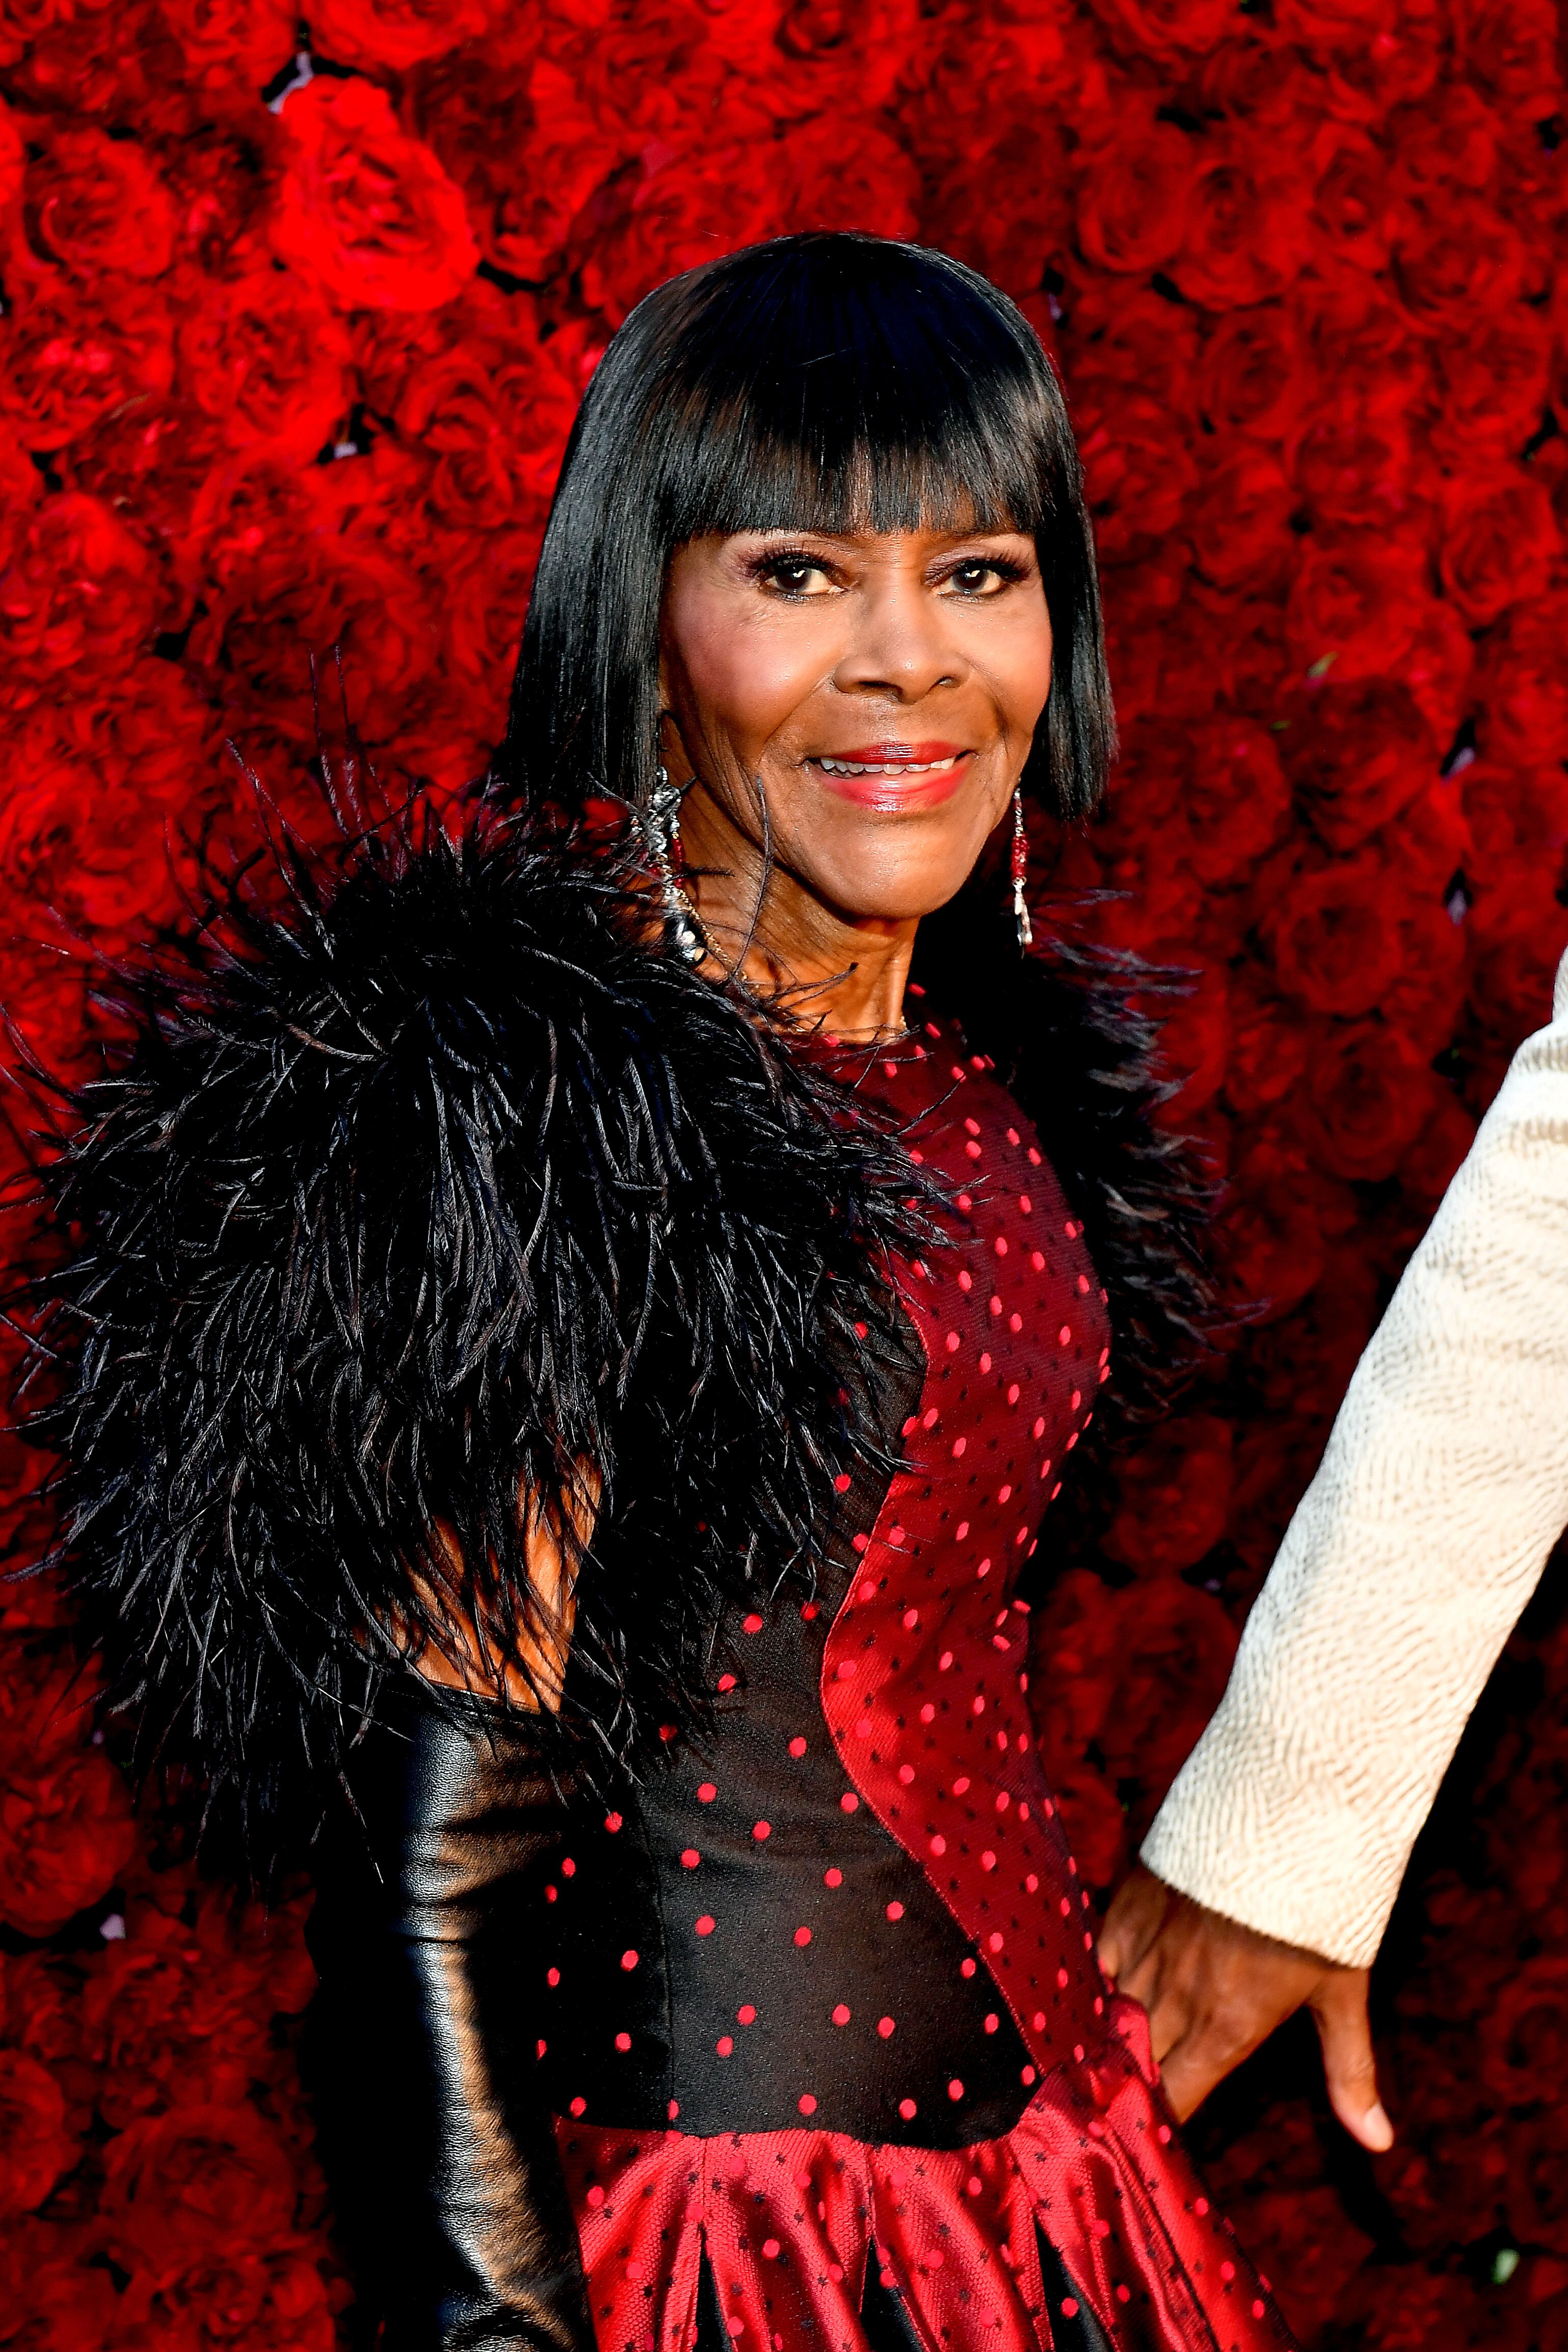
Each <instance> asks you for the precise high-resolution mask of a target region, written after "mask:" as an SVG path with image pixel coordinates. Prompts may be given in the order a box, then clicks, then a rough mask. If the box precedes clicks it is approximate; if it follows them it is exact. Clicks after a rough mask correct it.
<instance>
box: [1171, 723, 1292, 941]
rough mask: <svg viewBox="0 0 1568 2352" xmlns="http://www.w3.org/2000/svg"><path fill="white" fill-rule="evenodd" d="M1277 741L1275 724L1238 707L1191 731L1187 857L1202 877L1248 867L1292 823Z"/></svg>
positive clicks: (1216, 878)
mask: <svg viewBox="0 0 1568 2352" xmlns="http://www.w3.org/2000/svg"><path fill="white" fill-rule="evenodd" d="M1277 741H1278V738H1277V737H1276V736H1275V735H1274V734H1273V733H1272V732H1271V731H1270V729H1268V728H1267V727H1265V726H1262V725H1260V722H1259V721H1258V720H1257V719H1248V718H1245V717H1244V716H1243V715H1242V714H1241V712H1239V711H1236V710H1226V711H1218V712H1216V714H1215V715H1214V717H1213V718H1212V719H1198V720H1197V722H1196V723H1195V724H1194V725H1192V726H1191V727H1190V728H1189V729H1188V730H1186V747H1187V752H1188V773H1187V776H1186V781H1185V783H1184V787H1183V791H1182V798H1181V807H1182V814H1183V815H1184V816H1185V818H1186V828H1187V840H1186V843H1185V844H1184V845H1183V849H1182V856H1183V860H1184V862H1185V863H1186V865H1187V866H1189V867H1190V868H1191V870H1192V872H1193V873H1195V874H1196V875H1197V877H1198V878H1199V879H1200V880H1201V881H1204V882H1230V881H1235V880H1237V879H1238V878H1239V877H1244V876H1247V875H1249V874H1250V873H1251V872H1252V870H1253V869H1254V868H1255V867H1256V866H1257V865H1258V863H1259V860H1260V858H1262V857H1263V856H1265V855H1266V854H1267V852H1268V851H1269V850H1270V849H1271V848H1272V847H1273V845H1274V844H1275V842H1276V841H1278V839H1279V838H1280V835H1281V834H1282V833H1283V832H1284V830H1285V827H1286V826H1287V824H1289V822H1290V815H1291V794H1290V788H1289V786H1288V785H1287V783H1286V782H1285V772H1284V770H1283V768H1282V767H1281V764H1280V754H1279V751H1278V750H1277V749H1276V744H1277ZM1181 960H1182V959H1180V958H1179V957H1173V958H1172V961H1181Z"/></svg>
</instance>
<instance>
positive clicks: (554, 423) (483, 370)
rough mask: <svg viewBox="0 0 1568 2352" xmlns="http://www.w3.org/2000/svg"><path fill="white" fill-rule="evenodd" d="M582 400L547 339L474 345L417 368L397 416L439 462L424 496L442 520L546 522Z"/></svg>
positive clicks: (534, 525) (488, 524)
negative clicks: (524, 344)
mask: <svg viewBox="0 0 1568 2352" xmlns="http://www.w3.org/2000/svg"><path fill="white" fill-rule="evenodd" d="M576 407H577V385H576V383H575V382H574V381H573V379H572V378H571V376H570V375H569V374H567V373H565V372H564V371H563V370H561V369H560V368H559V367H558V366H557V365H556V364H555V363H554V361H553V357H552V353H551V347H550V345H549V344H548V343H546V344H543V345H541V346H539V347H538V349H537V350H536V351H527V350H525V349H523V348H514V349H513V350H511V351H509V352H507V351H502V350H497V349H495V348H486V345H484V344H482V343H480V344H477V345H475V344H472V343H471V344H469V345H467V346H466V347H465V348H462V349H460V350H458V351H455V352H449V353H447V354H446V355H445V356H444V357H443V358H440V359H431V360H426V361H424V362H423V363H421V364H419V365H417V366H415V367H414V368H412V369H411V370H410V372H409V374H408V376H407V378H406V380H405V382H404V383H403V386H402V391H401V393H400V394H399V396H398V404H397V421H398V425H399V427H400V429H401V430H402V432H403V433H405V434H406V435H407V436H408V437H409V439H410V440H411V441H415V442H417V443H418V444H419V445H420V446H421V447H422V448H423V451H424V452H425V454H426V455H427V456H429V457H433V458H434V461H435V462H434V473H433V474H432V477H431V481H430V488H429V489H428V491H427V493H426V497H427V499H428V503H429V506H430V509H431V511H432V513H434V515H435V516H436V517H437V518H438V520H440V521H441V522H443V523H447V524H453V525H457V526H463V525H466V526H468V527H469V528H475V527H479V528H483V529H487V530H493V529H496V528H497V527H498V526H500V525H502V524H511V523H517V522H521V523H523V524H525V525H526V526H528V527H529V528H530V529H536V530H542V529H543V526H544V520H545V514H546V512H547V510H548V507H549V498H550V494H551V492H552V491H553V489H554V488H555V478H556V475H557V472H558V471H559V466H560V457H561V451H562V450H563V448H564V447H565V446H566V436H567V435H568V433H569V432H570V429H571V420H572V416H573V415H574V414H575V411H576Z"/></svg>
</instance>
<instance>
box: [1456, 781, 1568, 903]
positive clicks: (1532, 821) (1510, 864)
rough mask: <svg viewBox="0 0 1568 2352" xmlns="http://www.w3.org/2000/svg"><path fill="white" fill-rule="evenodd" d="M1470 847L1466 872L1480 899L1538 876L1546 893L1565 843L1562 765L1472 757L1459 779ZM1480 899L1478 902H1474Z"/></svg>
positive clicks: (1567, 787)
mask: <svg viewBox="0 0 1568 2352" xmlns="http://www.w3.org/2000/svg"><path fill="white" fill-rule="evenodd" d="M1460 782H1461V784H1462V788H1463V792H1464V803H1465V817H1466V820H1467V822H1468V824H1469V831H1470V849H1469V856H1467V857H1466V859H1465V877H1466V879H1467V880H1468V881H1469V882H1471V883H1472V884H1477V885H1479V888H1480V892H1481V894H1482V897H1483V898H1493V897H1495V898H1498V899H1500V900H1501V901H1504V902H1505V903H1504V905H1503V906H1502V908H1500V920H1501V921H1502V923H1503V925H1504V927H1505V928H1506V927H1507V924H1508V917H1507V908H1506V900H1507V899H1508V898H1509V897H1510V896H1511V894H1512V893H1513V892H1514V891H1516V890H1518V889H1519V888H1520V887H1521V884H1527V883H1528V882H1529V881H1530V880H1531V877H1536V878H1539V879H1540V880H1541V881H1542V883H1543V884H1544V886H1545V887H1546V888H1547V890H1548V891H1549V892H1550V891H1551V890H1552V887H1553V886H1554V882H1555V879H1556V877H1558V876H1559V875H1560V874H1561V873H1562V870H1563V850H1564V848H1568V777H1565V776H1564V775H1563V771H1562V769H1561V768H1552V767H1540V768H1501V767H1498V766H1496V765H1494V764H1493V763H1492V762H1491V761H1487V760H1477V761H1473V762H1472V763H1471V765H1470V766H1469V768H1467V769H1466V770H1465V772H1464V774H1463V776H1462V778H1461V779H1460ZM1479 903H1480V902H1479V901H1478V905H1479Z"/></svg>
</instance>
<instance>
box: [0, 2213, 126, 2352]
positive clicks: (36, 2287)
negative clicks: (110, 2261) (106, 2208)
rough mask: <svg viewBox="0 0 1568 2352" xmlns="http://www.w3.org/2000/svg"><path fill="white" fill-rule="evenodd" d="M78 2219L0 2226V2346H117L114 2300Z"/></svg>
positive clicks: (38, 2350) (26, 2351)
mask: <svg viewBox="0 0 1568 2352" xmlns="http://www.w3.org/2000/svg"><path fill="white" fill-rule="evenodd" d="M94 2251H95V2249H94V2247H93V2245H92V2242H91V2240H90V2236H89V2233H88V2232H87V2231H84V2230H83V2229H82V2228H81V2227H80V2226H79V2225H73V2224H71V2223H64V2224H62V2223H58V2222H50V2221H20V2222H16V2221H13V2222H12V2223H10V2225H9V2226H8V2227H7V2228H6V2229H5V2231H0V2344H4V2345H5V2347H7V2352H13V2347H15V2352H124V2337H123V2336H121V2335H120V2334H119V2333H118V2323H119V2319H120V2311H119V2304H120V2298H119V2296H118V2295H117V2294H116V2293H115V2291H114V2282H113V2280H112V2279H111V2278H110V2274H109V2273H108V2271H107V2270H105V2269H104V2267H103V2265H102V2264H101V2263H91V2262H89V2256H90V2255H91V2254H92V2253H93V2252H94Z"/></svg>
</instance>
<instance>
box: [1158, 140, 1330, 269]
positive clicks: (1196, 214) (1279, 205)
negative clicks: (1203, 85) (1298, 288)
mask: <svg viewBox="0 0 1568 2352" xmlns="http://www.w3.org/2000/svg"><path fill="white" fill-rule="evenodd" d="M1307 198H1308V192H1307V188H1306V185H1305V184H1304V182H1302V181H1301V179H1300V178H1298V177H1297V176H1296V175H1295V174H1294V173H1292V172H1291V171H1289V170H1286V169H1285V168H1283V167H1282V166H1281V164H1280V163H1279V162H1278V161H1277V160H1270V158H1269V157H1268V156H1267V152H1266V151H1261V150H1260V149H1258V148H1257V147H1255V146H1254V145H1253V144H1252V143H1251V142H1249V141H1247V140H1245V139H1243V138H1240V137H1237V136H1232V135H1227V134H1226V133H1224V132H1219V131H1217V132H1215V133H1213V134H1211V135H1210V136H1209V137H1207V138H1206V139H1204V140H1203V141H1201V142H1198V144H1197V152H1196V153H1195V154H1194V157H1193V160H1192V164H1191V166H1190V179H1189V187H1188V194H1187V204H1186V235H1185V236H1184V238H1183V240H1182V246H1181V250H1180V251H1179V253H1178V254H1177V256H1176V262H1175V264H1174V270H1175V276H1176V282H1177V284H1178V285H1179V286H1180V288H1181V290H1182V292H1183V293H1184V294H1185V295H1186V298H1187V299H1188V300H1189V301H1192V302H1203V303H1206V304H1207V306H1208V308H1209V309H1210V310H1237V309H1239V307H1240V306H1241V305H1242V304H1243V303H1248V302H1263V301H1267V300H1268V299H1270V296H1272V295H1275V294H1279V293H1281V292H1283V290H1284V289H1285V288H1286V287H1287V286H1289V285H1290V283H1291V279H1292V278H1294V277H1295V275H1296V273H1297V271H1298V270H1299V269H1300V268H1301V262H1302V260H1303V258H1304V257H1305V254H1306V246H1307Z"/></svg>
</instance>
